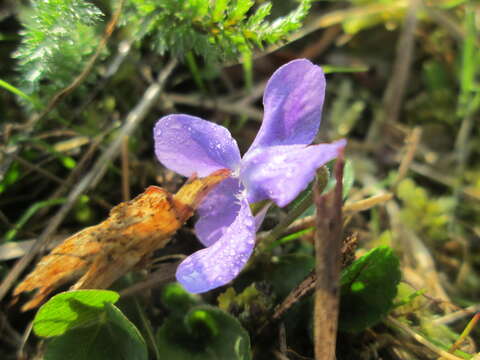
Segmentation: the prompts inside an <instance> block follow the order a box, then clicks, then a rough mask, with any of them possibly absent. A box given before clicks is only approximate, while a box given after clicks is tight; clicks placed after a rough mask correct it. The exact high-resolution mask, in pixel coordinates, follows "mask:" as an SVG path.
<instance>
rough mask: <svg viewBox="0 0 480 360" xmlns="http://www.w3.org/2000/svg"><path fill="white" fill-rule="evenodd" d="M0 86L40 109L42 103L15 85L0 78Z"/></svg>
mask: <svg viewBox="0 0 480 360" xmlns="http://www.w3.org/2000/svg"><path fill="white" fill-rule="evenodd" d="M0 86H1V87H3V88H4V89H5V90H8V91H10V92H11V93H12V94H15V95H17V96H20V97H21V98H23V99H25V100H27V101H29V102H30V103H31V104H32V105H33V106H34V107H35V108H36V109H40V108H41V107H42V104H40V103H39V102H38V101H36V100H35V99H34V98H33V97H31V96H28V95H27V94H25V93H24V92H23V91H22V90H20V89H18V88H16V87H15V86H13V85H11V84H9V83H8V82H6V81H3V80H2V79H0Z"/></svg>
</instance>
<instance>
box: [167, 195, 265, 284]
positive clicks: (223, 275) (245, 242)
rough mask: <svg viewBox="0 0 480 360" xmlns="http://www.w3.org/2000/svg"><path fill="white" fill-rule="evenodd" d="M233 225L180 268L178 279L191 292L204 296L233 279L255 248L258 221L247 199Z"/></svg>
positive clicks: (178, 269) (185, 261)
mask: <svg viewBox="0 0 480 360" xmlns="http://www.w3.org/2000/svg"><path fill="white" fill-rule="evenodd" d="M240 201H241V202H240V208H239V211H238V213H237V216H236V218H235V220H234V221H233V223H232V224H231V225H230V226H229V227H228V228H227V229H226V230H225V232H224V233H223V235H222V237H220V238H219V239H218V240H217V241H216V242H215V243H214V244H213V245H212V246H210V247H208V248H205V249H202V250H199V251H197V252H195V253H194V254H192V255H190V256H189V257H188V258H186V259H185V260H184V261H183V262H182V263H181V264H180V265H179V266H178V268H177V274H176V276H177V280H178V282H180V283H181V284H182V285H183V287H185V289H186V290H188V291H190V292H191V293H202V292H205V291H208V290H211V289H215V288H217V287H219V286H222V285H225V284H226V283H228V282H230V281H231V280H232V279H234V278H235V277H236V276H237V275H238V273H239V272H240V271H241V270H242V268H243V267H244V266H245V264H246V263H247V261H248V259H249V258H250V255H251V254H252V251H253V248H254V245H255V221H254V218H253V215H252V212H251V211H250V206H249V205H248V201H247V200H246V199H243V200H240Z"/></svg>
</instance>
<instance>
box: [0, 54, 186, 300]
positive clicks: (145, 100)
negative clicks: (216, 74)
mask: <svg viewBox="0 0 480 360" xmlns="http://www.w3.org/2000/svg"><path fill="white" fill-rule="evenodd" d="M176 64H177V61H176V60H175V59H174V60H171V61H170V63H169V64H167V65H166V66H165V68H164V69H163V71H162V72H161V73H160V74H159V76H158V79H157V81H156V82H154V83H153V84H151V85H150V86H149V87H148V88H147V90H146V91H145V93H144V94H143V96H142V98H141V99H140V101H139V102H138V104H137V105H136V106H135V108H133V110H132V111H131V112H130V113H129V114H128V115H127V118H126V120H125V124H124V125H123V127H122V129H121V130H120V131H119V134H118V136H117V138H116V139H115V140H114V141H113V142H112V143H111V144H110V146H109V147H108V148H107V149H106V150H105V152H104V153H103V154H102V155H101V156H100V157H99V158H98V159H97V161H96V162H95V165H94V166H93V167H92V169H91V170H90V172H89V173H88V174H86V175H85V176H84V177H83V178H82V180H81V181H80V182H79V183H78V184H77V185H76V186H75V187H74V188H73V189H72V191H71V192H70V194H69V195H68V198H67V200H66V202H65V203H64V204H63V206H62V207H61V208H60V210H58V212H57V213H56V214H55V216H54V217H53V218H52V220H51V221H50V223H49V224H48V226H47V227H46V228H45V230H44V231H43V232H42V234H41V235H40V237H39V238H38V240H37V242H35V244H34V245H33V246H32V249H31V250H30V252H28V253H27V254H25V255H24V256H23V257H22V258H21V259H20V260H19V261H18V262H17V263H16V264H15V266H14V267H13V268H12V269H11V270H10V272H9V273H8V275H7V276H6V277H5V278H4V279H3V281H2V284H1V285H0V301H1V300H2V299H3V298H4V297H5V295H6V294H7V292H8V291H9V290H10V288H11V287H12V286H13V284H14V283H15V281H16V280H17V278H18V277H19V276H20V275H21V273H22V272H23V270H24V269H25V268H26V267H27V266H28V264H29V263H30V262H31V261H32V260H33V259H34V257H35V255H36V254H37V253H38V251H39V250H41V249H42V248H43V247H44V246H45V245H47V244H48V242H49V240H50V237H51V235H52V234H53V233H54V232H55V231H56V230H57V228H58V226H60V223H61V222H62V221H63V219H64V218H65V216H66V215H67V214H68V212H69V211H70V209H71V208H72V206H73V205H74V204H75V202H76V200H77V199H78V197H79V196H80V195H82V194H83V193H84V192H85V191H87V190H88V189H90V188H92V187H95V186H96V185H97V183H98V182H99V181H100V180H101V179H102V177H103V175H104V174H105V171H106V169H107V166H108V164H109V163H110V161H111V160H112V159H113V158H114V157H115V156H116V155H118V153H119V148H120V145H121V144H122V141H123V139H124V137H125V136H129V135H130V134H132V133H133V131H134V130H135V129H136V128H137V127H138V125H139V124H140V123H141V121H142V120H143V119H144V118H145V116H146V115H147V113H148V111H149V110H150V109H151V108H152V106H153V105H154V104H155V103H156V100H157V99H158V97H159V96H160V93H161V91H162V89H163V86H164V85H165V82H166V80H167V78H168V76H169V75H170V74H171V73H172V71H173V69H174V68H175V66H176Z"/></svg>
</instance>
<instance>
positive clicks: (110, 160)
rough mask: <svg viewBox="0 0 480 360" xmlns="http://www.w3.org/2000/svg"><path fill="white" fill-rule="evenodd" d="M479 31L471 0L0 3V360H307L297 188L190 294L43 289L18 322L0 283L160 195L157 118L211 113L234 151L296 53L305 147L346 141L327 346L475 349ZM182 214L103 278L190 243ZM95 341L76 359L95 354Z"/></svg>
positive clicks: (309, 249) (463, 352) (145, 275)
mask: <svg viewBox="0 0 480 360" xmlns="http://www.w3.org/2000/svg"><path fill="white" fill-rule="evenodd" d="M479 34H480V5H479V4H478V2H477V1H475V0H409V1H408V0H382V1H371V0H346V1H312V0H298V1H294V0H288V1H284V0H274V1H259V0H257V1H255V0H217V1H211V0H168V1H162V0H156V1H149V0H120V1H109V0H92V1H87V0H64V1H59V0H31V1H27V0H25V1H14V0H7V1H4V2H3V3H2V5H1V6H0V49H1V50H0V57H1V61H0V109H1V110H2V111H1V113H2V116H1V122H0V132H1V138H2V142H1V145H0V228H1V230H2V231H1V234H2V236H1V239H2V240H1V244H0V280H1V282H2V284H1V285H0V297H1V302H0V304H1V305H0V334H1V336H0V358H2V359H15V358H17V357H18V358H21V357H22V356H23V358H33V357H34V356H35V354H45V358H47V359H60V358H62V356H64V354H65V352H66V351H72V348H75V346H76V345H77V344H78V342H83V343H89V344H103V345H105V346H107V345H108V344H110V345H111V344H118V342H116V341H114V340H115V336H118V338H121V339H122V346H123V347H122V348H121V350H122V351H120V352H119V353H123V354H129V355H128V357H127V358H128V359H132V358H133V359H147V358H152V359H153V358H156V359H160V358H165V357H166V358H168V359H187V358H188V359H190V358H195V359H213V358H218V359H251V358H252V359H272V357H273V358H275V359H306V358H307V359H312V358H313V357H314V355H313V342H314V339H313V334H312V316H313V311H312V307H313V301H312V291H304V292H302V291H299V289H300V290H302V289H306V288H308V279H309V276H311V272H312V270H313V268H314V265H315V257H314V246H313V233H314V232H313V230H314V228H313V225H314V222H313V221H314V218H313V217H314V214H313V207H312V206H311V205H312V204H311V198H312V196H311V193H308V191H307V192H306V193H304V194H302V195H301V196H300V197H299V199H297V201H296V202H295V203H294V205H292V206H290V207H287V208H285V209H279V208H276V207H272V208H271V209H270V210H269V212H268V214H267V217H266V219H265V221H264V224H263V226H262V229H261V230H260V232H259V234H258V238H259V243H260V244H261V241H262V240H265V239H266V240H267V241H270V243H267V242H266V243H267V245H269V246H263V247H259V249H261V251H259V253H258V254H256V255H255V256H254V257H253V260H252V261H251V262H250V263H249V265H248V266H247V268H246V269H245V270H244V271H243V272H242V274H241V275H240V276H239V277H238V278H237V279H236V280H235V281H234V282H233V283H232V284H231V285H230V286H227V287H225V288H221V289H218V290H215V291H212V292H209V293H208V294H205V295H204V296H202V297H200V296H193V295H190V294H188V293H186V292H185V291H184V290H183V289H181V287H179V286H178V285H176V284H166V282H167V281H163V282H162V283H161V284H160V285H158V286H153V287H152V286H151V287H148V291H142V292H137V293H135V296H125V297H124V296H123V295H122V296H121V298H120V301H118V303H117V300H118V299H117V296H116V295H115V293H113V292H103V291H100V292H98V293H96V292H95V291H93V290H92V292H91V293H80V294H77V293H66V294H67V295H66V297H65V295H57V297H53V298H52V299H51V300H50V301H51V302H53V305H54V308H55V309H60V310H61V311H60V310H59V312H58V313H56V312H55V311H50V312H48V311H46V310H44V311H43V312H42V311H40V312H38V313H37V315H36V316H35V315H34V314H31V313H27V314H20V312H19V308H18V306H17V305H14V306H13V305H10V300H11V298H10V293H9V292H8V291H4V290H2V289H7V290H8V287H10V288H11V287H12V286H14V285H15V284H16V283H17V282H18V281H19V280H20V279H21V277H20V275H16V276H13V278H9V275H10V276H11V274H12V271H11V270H12V269H14V266H15V263H16V259H18V258H19V257H21V256H23V255H25V254H27V256H31V258H30V261H29V266H28V267H27V268H25V269H24V271H23V272H21V274H22V276H23V275H24V274H26V273H27V272H28V271H29V270H31V268H32V266H33V264H34V262H33V260H34V258H35V256H37V255H41V254H43V252H44V251H45V248H48V246H50V245H48V244H49V243H55V241H58V240H60V239H63V238H65V237H66V236H68V235H70V234H73V233H75V232H76V231H78V230H80V229H82V228H84V227H86V226H89V225H93V224H96V223H98V222H100V221H101V220H103V219H104V218H105V217H106V216H107V215H108V211H109V210H110V209H111V208H112V207H113V206H114V205H116V204H118V203H119V202H121V201H126V200H128V199H130V198H131V197H133V196H135V195H136V194H139V193H141V192H142V191H143V190H144V189H145V188H146V187H147V186H148V185H159V186H162V187H164V188H166V189H167V190H169V191H175V190H176V189H177V188H178V187H179V185H180V184H181V183H182V182H183V179H182V178H181V177H179V176H178V175H176V174H173V173H172V172H170V171H168V170H166V169H164V168H162V167H161V166H160V165H159V164H158V162H157V161H156V159H155V157H154V153H153V139H152V127H153V124H154V122H155V121H156V120H157V119H158V118H159V117H161V116H162V115H165V114H168V113H172V112H181V113H189V114H192V115H197V116H201V117H203V118H205V119H208V120H211V121H214V122H217V123H219V124H222V125H224V126H227V127H228V128H229V129H230V130H231V132H232V134H233V135H234V137H235V138H236V139H237V141H238V143H239V146H240V148H241V149H242V150H245V149H247V148H248V146H249V144H250V143H251V141H252V139H253V138H254V136H255V133H256V131H257V129H258V127H259V125H260V121H261V118H262V108H261V96H262V93H263V88H264V86H265V81H266V80H267V79H268V78H269V76H270V75H271V74H272V73H273V72H274V71H275V69H276V68H277V67H278V66H280V65H282V64H284V63H285V62H287V61H290V60H293V59H296V58H309V59H310V60H312V61H313V62H315V63H317V64H320V65H322V66H324V69H325V72H326V73H327V84H328V86H327V93H326V102H325V106H324V111H323V124H322V127H321V131H320V134H319V137H318V138H319V140H322V141H324V140H336V139H339V138H343V137H346V138H348V148H347V154H346V157H347V159H348V163H347V164H348V167H347V168H346V173H345V179H344V182H345V187H346V188H348V190H347V191H346V192H345V193H344V195H345V199H344V214H345V216H344V217H345V219H344V235H345V247H344V249H343V254H342V255H343V258H344V261H343V272H342V281H341V296H342V305H341V313H340V330H339V333H338V340H337V359H339V360H340V359H400V360H407V359H472V360H474V359H478V358H480V352H479V351H480V350H479V344H480V331H479V330H478V328H477V327H476V326H475V324H476V321H477V320H478V319H477V318H476V317H474V314H475V313H477V312H478V311H479V310H480V307H479V305H478V302H479V300H480V281H479V278H480V277H479V276H480V246H479V244H480V242H479V240H480V225H479V224H480V161H479V160H480V132H479V126H478V125H479V124H480V122H479V116H480V112H479V109H480V83H479V80H480V47H479V44H480V36H479ZM333 182H334V180H333V179H330V185H329V186H330V187H331V186H333ZM389 193H391V194H392V195H393V196H391V197H388V196H386V197H381V195H385V194H387V195H388V194H389ZM299 207H300V209H301V210H302V211H299V210H298V209H299ZM291 214H294V215H295V216H294V218H293V220H295V221H294V222H293V224H290V223H286V222H285V219H287V220H288V219H289V215H290V216H292V215H291ZM191 225H192V223H188V224H187V226H186V227H185V228H184V229H182V230H180V231H179V233H178V234H177V235H176V236H175V238H174V239H173V240H172V242H171V243H170V244H169V245H168V246H167V247H166V248H165V249H162V250H159V251H158V252H157V253H156V254H154V258H155V260H158V262H160V265H158V264H156V263H154V264H153V265H152V266H151V267H149V268H148V270H147V271H142V272H139V273H135V274H132V275H131V276H128V277H127V278H126V279H123V281H120V282H119V283H118V284H116V285H115V290H117V291H119V292H120V294H122V291H124V290H128V289H129V288H130V287H131V286H134V285H135V283H137V282H142V281H144V280H148V279H150V278H153V277H154V276H155V275H152V274H155V272H154V269H155V267H156V266H160V267H161V266H170V267H174V266H175V263H173V262H172V261H173V260H172V259H178V256H179V254H190V253H191V252H193V251H194V250H196V249H198V248H199V245H198V244H197V242H196V240H195V238H194V236H193V235H192V232H191V231H190V229H191ZM272 229H273V231H271V230H272ZM270 231H271V232H270ZM272 234H273V235H272ZM33 240H36V241H39V242H41V244H42V246H41V248H36V249H35V250H34V251H33V252H31V253H30V252H29V250H27V249H28V248H27V246H31V242H29V241H33ZM299 287H300V288H299ZM296 291H298V292H296ZM68 294H70V295H68ZM85 294H87V295H85ZM292 294H301V295H299V296H298V297H294V300H293V302H288V301H290V299H291V298H290V297H289V295H292ZM58 296H59V297H58ZM104 296H105V299H106V300H105V302H102V303H101V304H99V303H92V301H93V300H92V299H95V298H99V299H100V298H101V299H103V297H104ZM51 302H49V303H47V305H45V307H46V309H47V310H48V309H49V306H50V309H51V306H52V303H51ZM114 303H115V305H113V304H114ZM69 304H70V305H71V304H74V305H75V306H73V307H72V306H70V305H69ZM42 309H45V308H42ZM34 316H35V321H34V327H33V329H34V332H35V333H36V334H37V335H38V336H33V335H32V336H30V337H29V338H28V341H26V342H24V341H23V339H22V336H23V335H24V334H25V331H26V329H27V327H28V326H27V325H28V323H29V322H30V321H32V320H33V319H34ZM52 316H53V318H52ZM55 316H59V317H60V318H55ZM58 319H60V320H61V321H59V322H62V323H63V321H64V320H65V319H67V320H68V321H67V322H66V323H63V324H64V325H65V324H66V325H65V326H66V329H67V330H65V329H64V330H62V331H61V332H60V333H57V334H55V336H56V337H54V338H53V339H50V340H47V341H46V342H43V341H42V340H41V337H46V338H47V337H50V335H49V334H47V335H46V334H45V333H44V332H42V330H40V331H39V330H38V328H39V327H38V326H39V325H38V324H41V323H42V322H45V321H47V322H56V321H58ZM92 319H93V320H92ZM82 321H83V322H82ZM40 329H41V325H40ZM92 334H100V335H99V337H96V338H92ZM112 334H115V336H114V337H113V340H112ZM78 346H81V345H78ZM113 347H114V346H113ZM100 348H101V346H100V345H99V346H93V345H92V346H90V347H89V349H88V351H86V352H85V353H81V354H80V353H79V352H76V353H75V352H74V353H75V354H76V355H75V356H77V355H78V356H77V357H75V358H76V359H77V358H78V359H83V358H89V359H105V358H108V356H107V355H105V353H101V351H103V350H100ZM116 351H118V349H116ZM166 354H168V355H166ZM72 356H73V355H72ZM118 356H119V357H120V356H125V355H118ZM193 356H195V357H193ZM72 358H73V357H72Z"/></svg>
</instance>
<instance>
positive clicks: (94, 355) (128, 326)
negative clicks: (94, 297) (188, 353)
mask: <svg viewBox="0 0 480 360" xmlns="http://www.w3.org/2000/svg"><path fill="white" fill-rule="evenodd" d="M104 310H105V311H104V313H103V315H104V316H103V319H102V321H99V322H97V323H95V324H93V325H91V326H89V327H83V328H77V329H74V330H71V331H68V332H66V333H65V334H64V335H62V336H59V337H56V338H54V339H52V340H51V341H50V342H49V343H48V345H47V350H46V352H45V360H61V359H62V360H63V359H69V360H104V359H123V360H147V359H148V352H147V346H146V344H145V341H144V340H143V338H142V336H141V335H140V333H139V331H138V329H137V328H136V327H135V326H134V325H133V324H132V323H131V322H130V321H129V320H128V319H127V318H126V317H125V315H123V313H122V312H121V311H120V310H119V309H118V308H117V307H116V306H115V305H112V304H110V303H107V304H106V305H105V307H104Z"/></svg>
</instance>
